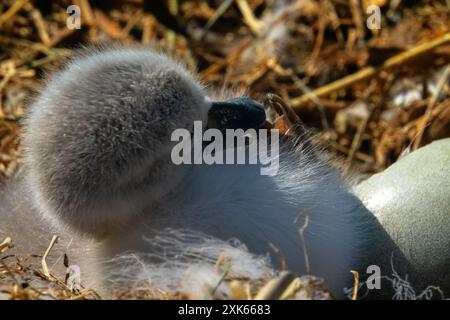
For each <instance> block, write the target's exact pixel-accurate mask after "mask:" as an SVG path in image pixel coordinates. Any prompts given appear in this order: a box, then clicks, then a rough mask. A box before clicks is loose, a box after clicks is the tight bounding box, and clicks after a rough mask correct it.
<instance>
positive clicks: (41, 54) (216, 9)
mask: <svg viewBox="0 0 450 320" xmlns="http://www.w3.org/2000/svg"><path fill="white" fill-rule="evenodd" d="M112 41H120V42H122V43H125V44H133V43H140V44H145V45H151V46H156V47H158V48H162V49H163V50H164V51H166V52H168V53H170V54H172V55H174V56H176V57H177V58H179V59H181V60H182V61H184V62H185V63H186V64H187V65H188V66H189V67H190V68H192V69H193V70H196V71H197V72H198V73H199V77H200V79H202V80H203V81H205V83H207V84H208V86H209V87H216V88H219V89H220V88H232V89H234V88H245V89H246V90H247V92H248V94H249V95H250V96H252V97H253V98H255V99H258V100H260V101H263V100H264V99H265V97H266V95H267V94H268V93H275V94H277V95H279V96H280V97H281V98H282V99H283V100H284V101H285V103H286V104H287V105H288V106H290V107H291V108H292V109H293V110H295V112H296V113H297V114H298V115H299V116H300V118H301V119H302V121H303V122H304V123H305V124H306V125H307V126H308V127H309V128H312V129H313V130H314V131H315V132H316V133H317V134H318V136H319V138H320V139H321V140H322V141H324V142H325V145H326V146H328V148H329V149H330V151H332V152H335V153H336V154H338V155H339V156H340V158H341V159H343V160H344V161H345V163H346V164H347V165H348V167H349V168H350V167H351V168H352V169H355V170H358V171H361V172H366V173H373V172H378V171H381V170H383V169H384V168H386V167H387V166H389V165H390V164H392V163H393V162H394V161H395V160H396V159H397V158H398V157H399V156H400V155H401V153H402V152H404V150H407V149H408V148H409V149H416V148H418V147H420V146H422V145H425V144H428V143H430V142H431V141H433V140H436V139H440V138H444V137H450V97H449V74H450V67H449V64H450V1H448V0H447V1H445V0H442V1H412V0H409V1H406V0H403V1H402V0H317V1H311V0H292V1H287V0H285V1H284V0H221V1H219V0H198V1H194V0H149V1H145V0H123V1H119V0H108V1H106V0H104V1H101V0H97V1H95V0H78V1H76V0H72V1H64V0H61V1H47V0H34V1H33V0H2V1H1V2H0V177H7V176H11V175H12V174H13V173H14V171H15V169H16V168H17V166H18V164H19V163H20V155H21V147H20V139H19V134H20V130H21V127H20V119H21V118H22V117H23V114H24V112H25V110H26V107H27V104H29V102H30V97H32V95H33V94H34V93H35V92H38V91H39V89H40V88H41V86H42V85H43V81H42V79H43V77H44V75H46V74H48V73H51V72H52V70H55V69H56V68H58V67H59V66H61V65H62V64H63V62H64V61H65V59H67V58H68V57H70V55H71V54H72V52H73V50H77V49H78V48H80V46H82V45H90V44H96V43H105V42H112ZM272 121H275V122H277V121H282V119H281V120H280V118H276V117H272ZM43 130H45V128H43Z"/></svg>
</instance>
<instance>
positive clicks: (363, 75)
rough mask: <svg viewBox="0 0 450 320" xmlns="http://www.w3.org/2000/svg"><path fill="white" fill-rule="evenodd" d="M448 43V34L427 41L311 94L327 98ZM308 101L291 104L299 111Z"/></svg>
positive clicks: (306, 99) (294, 100)
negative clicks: (333, 93)
mask: <svg viewBox="0 0 450 320" xmlns="http://www.w3.org/2000/svg"><path fill="white" fill-rule="evenodd" d="M449 42H450V32H449V33H446V34H444V35H442V36H440V37H439V38H437V39H434V40H431V41H428V42H426V43H423V44H421V45H419V46H417V47H415V48H412V49H410V50H408V51H405V52H402V53H400V54H398V55H396V56H393V57H391V58H389V59H387V60H386V61H385V62H384V63H383V64H381V65H380V66H369V67H365V68H363V69H361V70H359V71H358V72H356V73H353V74H351V75H349V76H346V77H344V78H342V79H339V80H337V81H334V82H332V83H329V84H327V85H325V86H323V87H320V88H318V89H315V90H313V91H312V94H313V95H314V96H315V97H317V98H321V97H324V96H327V95H329V94H331V93H332V92H336V91H338V90H341V89H344V88H347V87H348V86H350V85H352V84H354V83H356V82H359V81H362V80H367V79H369V78H372V77H374V76H376V75H377V74H379V73H380V72H381V71H383V70H386V69H390V68H393V67H397V66H400V65H402V64H404V63H406V62H407V61H409V60H411V59H412V58H415V57H417V56H419V55H422V54H425V53H427V52H429V51H431V50H433V49H435V48H437V47H439V46H442V45H444V44H447V43H449ZM310 100H311V98H310V96H309V94H304V95H302V96H300V97H298V98H295V99H292V100H291V104H292V107H293V108H294V109H297V110H299V108H300V107H301V106H302V105H303V104H305V103H306V102H308V101H310Z"/></svg>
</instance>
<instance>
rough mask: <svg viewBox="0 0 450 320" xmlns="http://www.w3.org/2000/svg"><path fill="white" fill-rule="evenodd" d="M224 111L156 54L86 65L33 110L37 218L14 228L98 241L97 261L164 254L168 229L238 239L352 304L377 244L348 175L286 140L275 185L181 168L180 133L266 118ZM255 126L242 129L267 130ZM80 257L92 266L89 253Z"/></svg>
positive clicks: (246, 170) (93, 57)
mask: <svg viewBox="0 0 450 320" xmlns="http://www.w3.org/2000/svg"><path fill="white" fill-rule="evenodd" d="M213 101H214V99H213V98H212V97H209V96H208V94H207V93H206V91H205V89H204V88H203V87H202V86H201V85H200V83H199V82H198V81H197V80H196V78H195V76H194V75H192V74H191V73H190V72H189V71H187V70H186V69H185V68H184V67H183V66H182V65H180V64H179V63H177V62H175V61H174V60H172V59H171V58H168V57H167V56H166V55H164V54H160V53H155V52H154V51H151V50H148V49H141V48H112V49H106V50H99V51H91V52H90V53H88V54H85V55H81V56H79V57H77V58H74V59H73V60H71V61H70V62H68V63H67V65H66V66H65V67H64V68H63V69H62V70H61V71H59V72H58V73H57V74H56V75H54V76H53V77H52V78H51V79H49V80H48V81H47V83H46V85H45V87H44V88H43V90H42V91H41V92H40V94H39V95H38V96H37V97H36V98H35V100H34V103H33V104H32V105H31V106H30V107H29V109H28V115H27V117H26V120H25V122H24V134H23V144H24V150H25V153H24V168H23V169H24V170H23V171H24V174H23V175H24V178H23V179H22V180H23V182H21V183H22V187H21V189H26V190H27V192H28V195H29V196H28V198H27V199H29V200H27V201H29V203H28V204H27V206H28V207H30V208H35V209H26V210H25V209H24V210H23V213H20V212H17V211H19V210H18V209H17V208H15V209H14V210H13V211H15V212H14V215H12V216H11V218H10V219H16V221H9V220H8V221H9V222H8V223H9V224H14V223H16V224H18V223H20V221H21V219H22V218H21V216H20V215H24V214H26V215H27V216H28V217H27V219H28V220H27V221H29V222H28V223H29V225H28V226H27V227H28V228H30V226H31V225H33V227H34V224H36V225H37V224H40V225H41V227H40V228H41V230H44V229H45V228H44V227H42V223H41V222H40V221H41V220H40V218H39V216H43V219H44V220H45V221H47V222H46V225H47V226H48V225H49V224H50V225H52V226H54V227H55V228H57V229H56V230H63V231H59V234H61V235H64V234H70V235H74V237H79V238H86V239H94V240H95V242H96V249H95V253H94V254H93V255H94V260H95V259H97V260H100V259H109V258H113V257H115V256H116V255H120V254H122V253H124V252H129V251H133V252H143V253H148V251H149V250H155V249H154V247H152V246H151V243H149V239H152V237H153V236H155V235H157V234H158V232H160V231H161V230H165V229H166V228H170V229H171V230H178V229H180V230H181V229H182V230H192V231H195V232H201V233H204V234H207V235H210V236H212V237H215V238H217V239H222V240H225V241H226V240H228V239H233V238H236V239H238V240H239V241H240V242H241V243H242V244H244V245H245V247H246V248H247V249H248V251H249V252H251V253H252V254H257V255H267V254H268V255H269V256H270V258H271V263H272V264H273V265H274V266H275V268H279V267H280V257H279V254H277V253H274V251H273V249H272V248H273V247H276V248H278V249H279V252H280V253H281V255H282V256H283V257H284V258H285V261H286V263H287V266H288V268H289V269H290V270H292V271H294V272H296V273H298V274H305V273H307V272H311V273H312V274H314V275H317V276H320V277H323V278H324V280H325V283H326V284H327V285H328V286H329V287H330V288H331V289H332V290H333V291H334V292H335V294H336V295H337V296H338V297H342V296H343V288H344V287H351V285H352V281H353V276H352V274H351V273H350V270H352V269H354V268H357V267H358V266H359V263H358V261H359V256H360V255H361V252H360V247H363V246H365V244H366V243H367V242H368V241H370V239H367V236H366V235H364V232H363V229H364V228H365V226H364V219H366V220H367V221H368V220H370V218H369V216H370V213H369V212H368V211H367V210H366V209H365V207H364V206H363V205H362V203H361V202H360V201H359V200H358V198H356V197H355V196H354V195H353V194H351V193H350V192H349V189H348V188H347V187H346V186H345V185H344V184H343V183H342V181H341V177H340V174H339V173H338V172H337V171H336V170H335V169H334V168H332V167H331V166H330V165H329V164H328V163H327V161H326V160H322V157H320V156H317V155H316V153H315V152H314V151H312V150H311V149H310V148H309V147H306V146H302V145H301V143H300V145H298V144H296V145H294V143H291V142H289V141H284V140H282V141H280V151H279V156H278V155H271V156H274V157H275V156H276V157H279V169H278V173H277V174H275V175H261V174H260V165H250V164H249V165H220V164H213V165H206V164H200V165H184V164H183V165H175V164H173V162H172V161H171V150H172V147H173V146H174V142H172V141H171V134H172V132H173V131H174V130H175V129H179V128H184V129H187V130H189V131H192V127H193V122H194V121H196V120H199V121H203V123H204V124H207V122H208V118H209V117H211V113H214V114H213V115H215V116H217V115H219V116H220V115H222V116H223V114H221V112H217V108H220V107H221V106H224V108H232V107H233V106H234V105H237V106H238V107H245V108H247V109H249V110H250V111H252V112H253V114H252V115H256V116H257V118H258V117H260V113H258V112H261V110H259V111H258V108H259V107H258V104H257V103H256V102H251V101H252V100H250V99H248V98H242V99H238V100H236V99H235V100H232V101H231V102H230V103H226V102H225V103H216V104H215V103H214V102H213ZM214 110H215V112H213V111H214ZM233 110H234V109H233ZM237 116H238V117H239V115H237ZM243 117H244V118H243V120H242V119H241V120H242V123H241V124H239V122H237V123H238V125H237V127H243V128H244V127H256V126H257V125H259V124H260V123H259V122H261V121H259V120H263V119H259V120H258V121H256V122H255V120H254V119H255V118H254V117H249V118H248V119H245V116H243ZM252 119H253V120H252ZM251 121H254V122H255V123H251ZM211 122H214V123H215V124H216V125H217V124H218V123H221V122H220V121H213V120H211V119H210V120H209V124H211ZM223 123H225V127H227V123H226V122H222V124H223ZM248 123H250V124H249V125H246V124H248ZM234 125H235V124H231V123H229V126H230V127H233V126H234ZM222 129H223V128H222ZM308 145H309V144H308ZM6 196H8V194H7V195H6ZM6 196H5V195H3V197H6ZM10 201H12V200H10ZM22 201H23V200H22ZM12 202H14V201H12ZM12 206H13V204H10V208H11V207H12ZM23 207H24V205H22V206H21V208H23ZM4 209H5V207H4ZM6 210H9V211H11V209H5V210H3V211H2V209H0V214H2V215H7V213H6ZM38 213H39V214H38ZM363 216H364V217H367V218H362V217H363ZM306 218H308V225H307V227H306V229H305V232H304V235H303V237H302V236H300V234H299V229H300V228H301V227H302V226H303V225H304V224H305V220H306ZM6 228H8V226H6ZM3 232H8V229H7V230H6V231H3ZM27 233H28V234H29V235H31V234H32V231H28V232H25V234H24V235H22V237H26V234H27ZM303 240H304V241H303ZM35 241H37V240H35ZM35 241H28V242H35ZM47 241H48V239H47ZM187 241H189V240H187ZM150 242H151V241H150ZM46 243H48V242H46ZM166 245H167V246H170V242H168V243H166ZM165 249H167V248H165ZM305 249H306V251H305ZM73 255H74V256H72V260H74V261H77V259H78V260H80V261H81V260H83V256H84V255H86V253H85V250H81V251H78V252H77V251H75V252H74V253H73ZM79 263H80V264H82V262H79ZM82 266H83V265H82Z"/></svg>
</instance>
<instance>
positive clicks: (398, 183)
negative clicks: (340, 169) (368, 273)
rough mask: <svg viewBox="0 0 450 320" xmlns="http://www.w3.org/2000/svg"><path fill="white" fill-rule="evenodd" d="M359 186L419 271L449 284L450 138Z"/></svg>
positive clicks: (358, 192)
mask: <svg viewBox="0 0 450 320" xmlns="http://www.w3.org/2000/svg"><path fill="white" fill-rule="evenodd" d="M354 192H355V194H356V195H357V196H358V197H359V198H360V199H361V200H362V202H363V203H364V204H365V205H366V207H367V208H368V209H369V210H370V211H371V212H372V213H373V214H374V215H375V216H376V218H377V219H378V220H379V222H380V224H381V225H382V226H383V228H384V229H385V231H386V232H387V234H388V235H389V236H390V237H391V239H392V240H393V242H394V243H395V244H396V245H397V246H398V248H399V249H400V251H401V252H402V253H403V254H404V256H405V258H406V259H407V260H408V261H409V262H410V263H411V266H412V267H413V268H414V269H415V271H416V272H417V273H418V274H419V275H420V277H422V278H423V279H424V281H426V280H427V279H440V280H439V281H440V282H441V283H440V285H441V286H443V287H447V288H449V287H450V139H444V140H439V141H435V142H433V143H431V144H429V145H427V146H425V147H423V148H420V149H418V150H417V151H414V152H412V153H410V154H408V155H406V156H404V157H402V158H401V159H399V160H398V161H397V162H396V163H394V164H393V165H392V166H390V167H389V168H388V169H386V170H385V171H384V172H382V173H379V174H376V175H373V176H372V177H370V178H369V179H367V180H366V181H363V182H362V183H360V184H359V185H358V186H356V187H355V189H354ZM430 281H431V280H430ZM430 284H432V283H430Z"/></svg>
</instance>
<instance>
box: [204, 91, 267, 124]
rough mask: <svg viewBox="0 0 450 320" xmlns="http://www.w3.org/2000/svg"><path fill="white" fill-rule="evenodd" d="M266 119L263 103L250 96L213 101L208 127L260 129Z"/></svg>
mask: <svg viewBox="0 0 450 320" xmlns="http://www.w3.org/2000/svg"><path fill="white" fill-rule="evenodd" d="M265 120H266V113H265V111H264V108H263V106H262V105H261V104H259V103H258V102H256V101H255V100H252V99H250V98H248V97H239V98H234V99H230V100H226V101H219V102H213V104H212V106H211V109H210V110H209V113H208V128H215V129H219V130H221V131H225V129H243V130H247V129H258V128H260V127H261V125H262V124H263V123H264V122H265Z"/></svg>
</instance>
